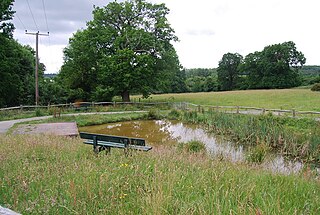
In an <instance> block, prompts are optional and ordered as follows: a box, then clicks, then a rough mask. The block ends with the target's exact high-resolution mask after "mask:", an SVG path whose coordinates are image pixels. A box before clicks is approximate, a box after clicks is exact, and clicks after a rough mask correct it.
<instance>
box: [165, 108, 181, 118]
mask: <svg viewBox="0 0 320 215" xmlns="http://www.w3.org/2000/svg"><path fill="white" fill-rule="evenodd" d="M180 117H181V112H180V111H178V110H177V109H172V110H171V111H170V112H169V113H168V118H169V119H180Z"/></svg>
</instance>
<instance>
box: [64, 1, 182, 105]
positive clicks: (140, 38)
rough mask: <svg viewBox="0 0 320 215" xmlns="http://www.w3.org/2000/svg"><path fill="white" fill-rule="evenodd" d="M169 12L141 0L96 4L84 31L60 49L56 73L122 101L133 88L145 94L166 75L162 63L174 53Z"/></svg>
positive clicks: (90, 89)
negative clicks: (61, 62)
mask: <svg viewBox="0 0 320 215" xmlns="http://www.w3.org/2000/svg"><path fill="white" fill-rule="evenodd" d="M168 13H169V9H168V8H167V7H166V6H165V5H164V4H151V3H148V2H146V1H144V0H130V1H124V2H117V1H114V2H111V3H109V4H108V5H107V6H105V7H102V8H100V7H96V8H95V9H94V11H93V16H94V17H93V20H92V21H90V22H88V23H87V29H85V30H82V31H78V32H77V33H76V34H75V35H74V37H73V38H71V40H70V44H69V46H68V47H67V48H66V49H65V63H64V66H63V67H62V70H61V76H64V77H68V79H69V83H72V84H73V85H74V86H73V87H74V88H78V89H81V90H82V91H84V92H85V93H88V94H91V95H95V94H99V92H100V93H102V94H103V93H104V94H108V93H111V94H114V95H120V96H121V97H122V100H123V101H130V93H132V92H134V93H141V94H143V95H144V96H148V95H149V94H150V93H151V92H152V90H153V89H154V88H156V86H159V84H158V82H161V81H163V79H161V78H164V77H167V76H166V75H165V74H164V73H166V72H167V69H166V68H164V67H163V65H164V63H163V61H166V60H167V59H168V55H170V53H172V58H175V57H176V55H175V51H172V50H174V48H173V46H172V45H171V44H170V42H171V41H176V40H177V37H176V36H175V35H174V30H173V29H172V28H171V26H170V24H169V23H168V20H167V18H166V16H167V15H168ZM176 68H177V67H176ZM70 77H73V78H70ZM93 88H94V89H93ZM85 99H89V98H88V96H87V97H86V98H85Z"/></svg>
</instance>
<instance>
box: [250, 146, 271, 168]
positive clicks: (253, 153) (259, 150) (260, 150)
mask: <svg viewBox="0 0 320 215" xmlns="http://www.w3.org/2000/svg"><path fill="white" fill-rule="evenodd" d="M268 151H269V148H268V146H266V145H265V144H259V145H257V146H256V147H254V148H252V149H251V150H250V152H249V154H248V155H247V157H246V159H247V161H249V162H252V163H262V162H263V161H264V159H265V158H266V156H267V153H268Z"/></svg>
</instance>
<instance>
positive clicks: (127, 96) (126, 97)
mask: <svg viewBox="0 0 320 215" xmlns="http://www.w3.org/2000/svg"><path fill="white" fill-rule="evenodd" d="M121 97H122V102H130V93H129V91H127V90H126V91H124V92H122V93H121Z"/></svg>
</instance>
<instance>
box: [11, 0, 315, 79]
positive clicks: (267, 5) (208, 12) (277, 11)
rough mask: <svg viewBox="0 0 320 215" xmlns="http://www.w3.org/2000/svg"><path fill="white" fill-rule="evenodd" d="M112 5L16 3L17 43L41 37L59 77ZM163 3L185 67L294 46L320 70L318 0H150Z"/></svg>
mask: <svg viewBox="0 0 320 215" xmlns="http://www.w3.org/2000/svg"><path fill="white" fill-rule="evenodd" d="M108 2H110V0H76V1H75V0H15V3H14V10H15V11H16V14H15V17H14V19H13V23H14V25H15V27H16V30H15V32H14V38H15V39H17V40H18V41H19V42H20V43H22V44H29V45H30V46H32V47H35V36H31V35H27V34H25V30H28V32H36V31H39V32H40V33H46V32H48V31H49V32H50V36H49V37H46V36H40V38H39V57H40V61H41V62H42V63H44V64H45V65H46V67H47V71H46V73H57V72H58V71H59V70H60V67H61V65H62V64H63V49H64V48H65V47H67V45H68V41H69V38H70V37H72V35H73V33H75V32H76V31H77V30H79V29H81V28H85V27H86V22H87V21H90V20H92V10H93V5H96V6H104V5H107V4H108ZM149 2H152V3H165V4H166V6H167V7H168V8H169V9H170V14H169V15H168V20H169V23H170V24H171V27H172V28H173V29H174V30H175V32H176V36H178V38H179V42H175V43H174V47H175V49H176V50H177V53H178V56H179V59H180V63H181V64H182V66H183V67H185V68H216V67H218V63H219V61H220V60H221V58H222V56H223V54H226V53H228V52H231V53H235V52H237V53H239V54H241V55H242V56H246V55H247V54H249V53H252V52H255V51H261V50H262V49H263V48H264V47H265V46H268V45H272V44H277V43H283V42H286V41H293V42H294V43H295V44H296V47H297V49H298V50H299V51H301V52H302V53H303V54H304V55H305V57H306V59H307V62H306V65H320V28H319V26H318V22H319V20H320V13H319V8H320V1H319V0H305V1H301V0H197V1H190V0H149Z"/></svg>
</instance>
